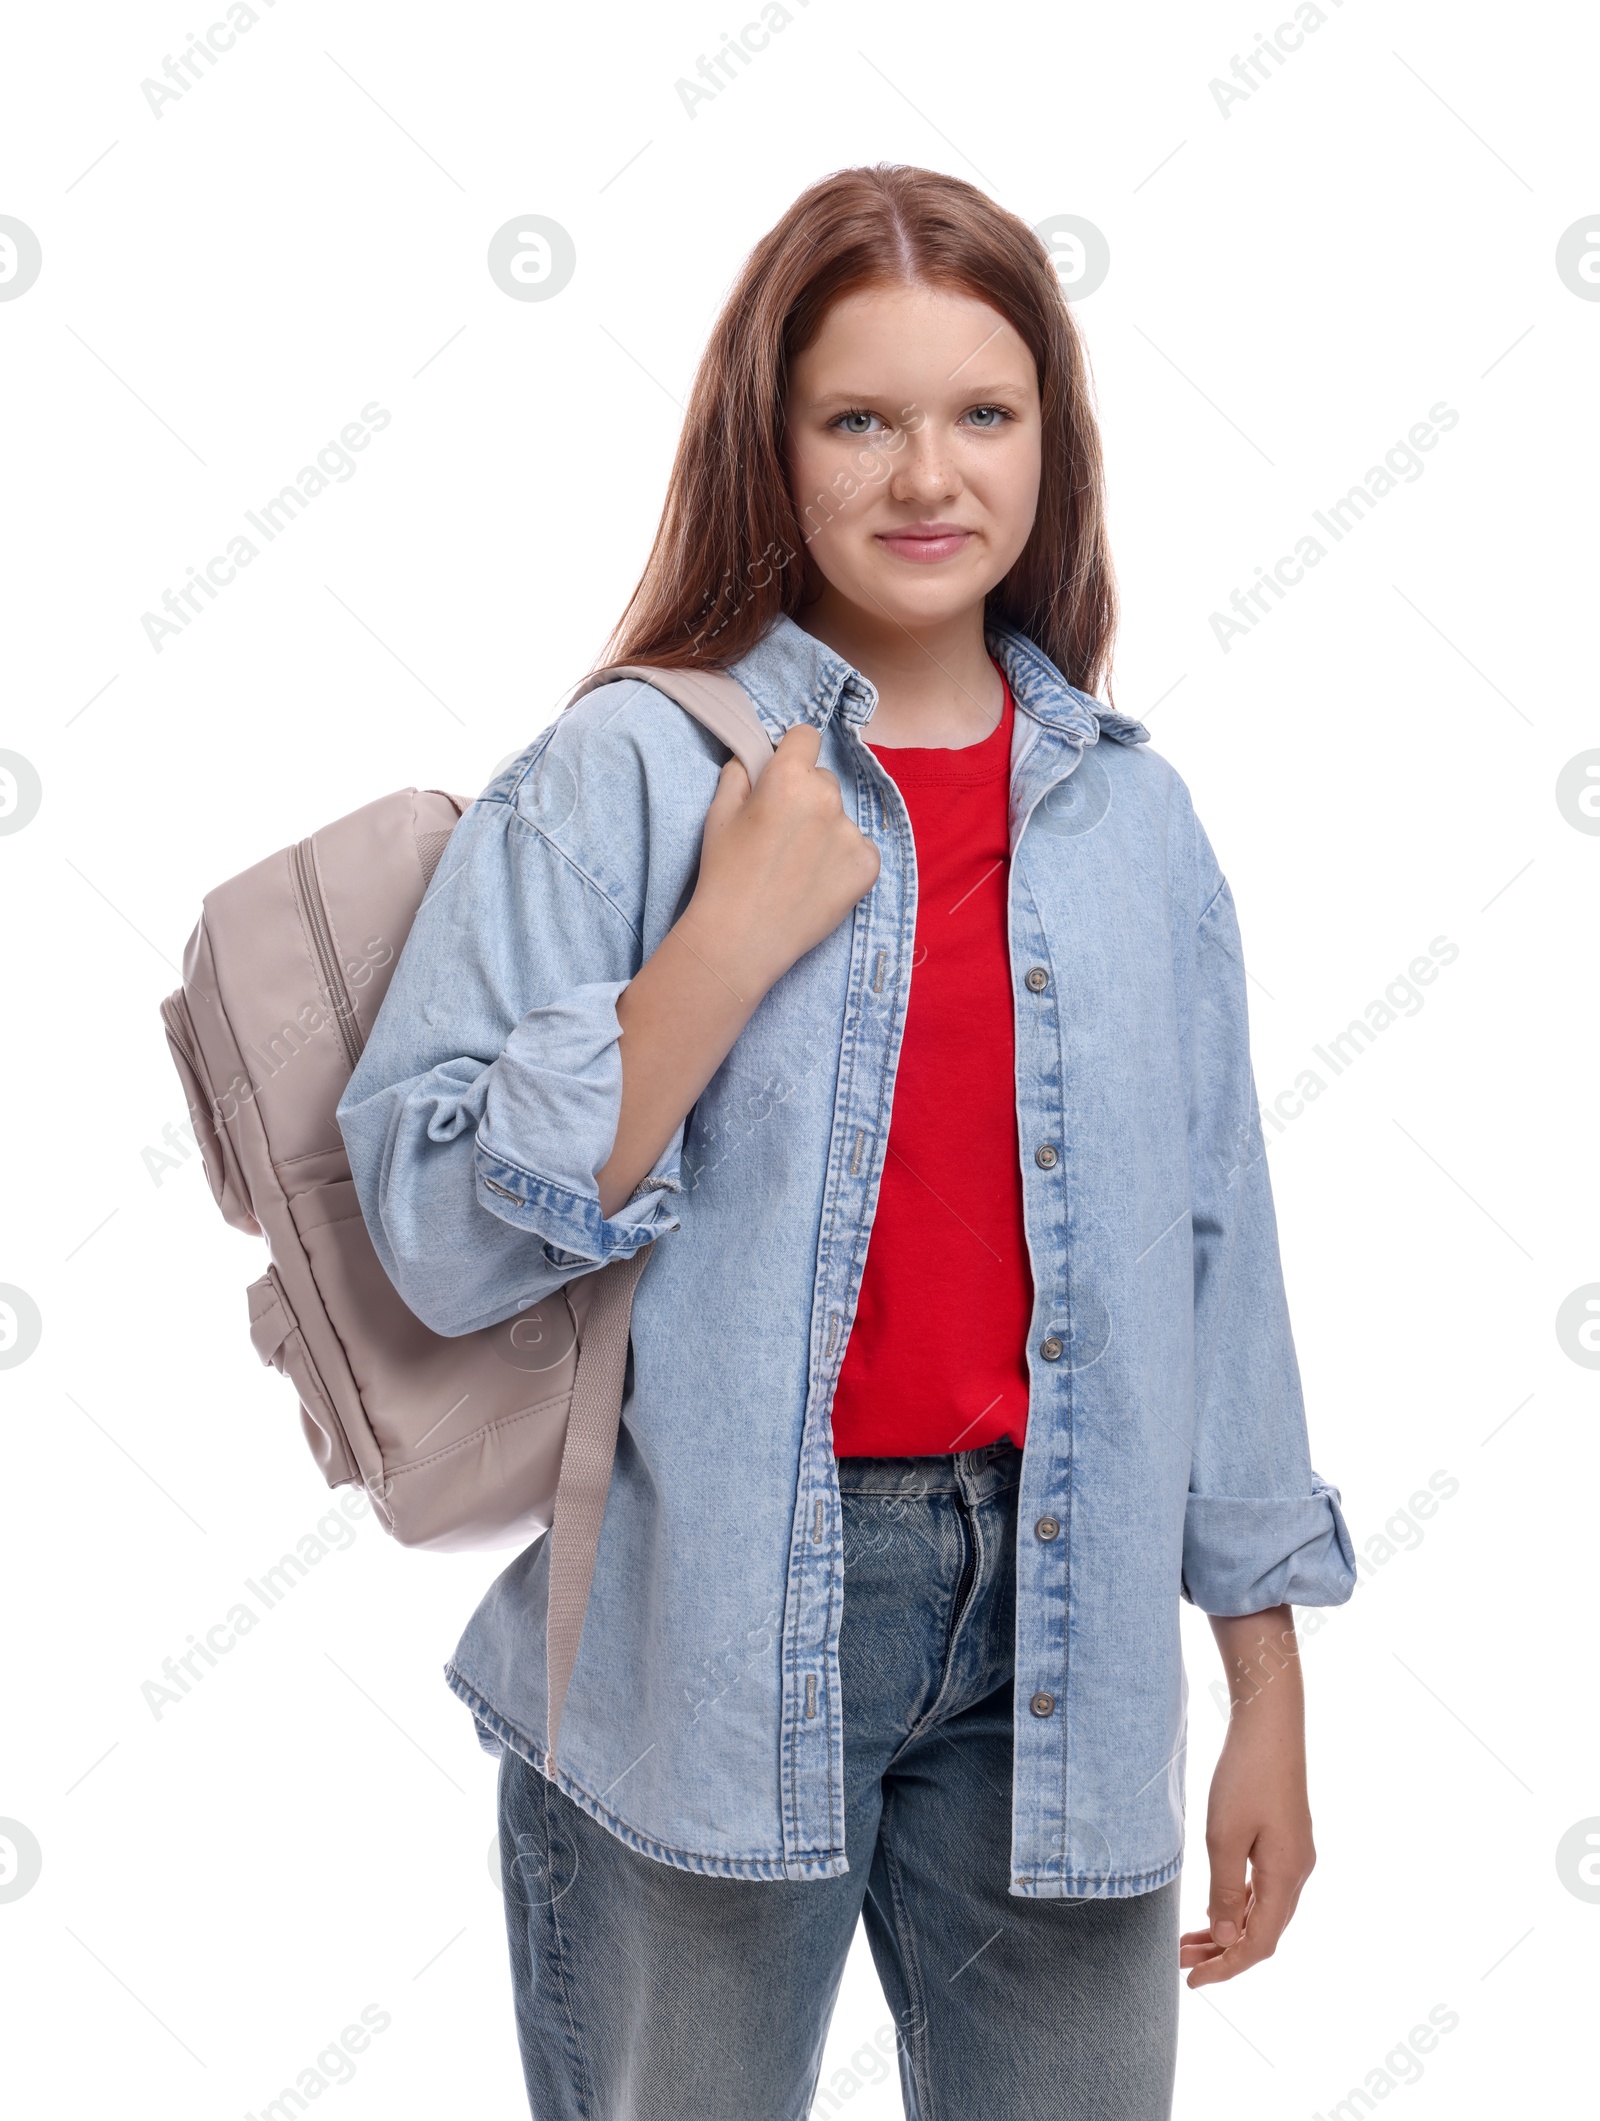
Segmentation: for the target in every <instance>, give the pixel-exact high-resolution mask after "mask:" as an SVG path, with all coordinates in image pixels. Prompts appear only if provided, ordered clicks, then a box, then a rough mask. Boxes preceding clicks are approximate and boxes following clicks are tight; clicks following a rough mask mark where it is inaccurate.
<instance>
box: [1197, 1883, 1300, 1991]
mask: <svg viewBox="0 0 1600 2121" xmlns="http://www.w3.org/2000/svg"><path fill="white" fill-rule="evenodd" d="M1299 1898H1300V1884H1299V1882H1298V1881H1295V1880H1293V1879H1292V1878H1290V1877H1288V1876H1285V1877H1284V1878H1282V1879H1280V1878H1279V1877H1278V1876H1277V1875H1276V1874H1275V1873H1271V1872H1269V1873H1268V1874H1267V1875H1266V1876H1263V1875H1262V1873H1261V1872H1260V1870H1253V1871H1252V1873H1251V1894H1250V1906H1249V1909H1248V1912H1247V1915H1246V1919H1245V1922H1244V1925H1243V1933H1242V1935H1240V1936H1239V1938H1238V1939H1237V1940H1236V1941H1235V1942H1234V1943H1233V1944H1230V1945H1229V1946H1228V1947H1227V1949H1226V1950H1225V1951H1222V1952H1220V1953H1218V1954H1217V1955H1216V1956H1215V1958H1212V1959H1208V1960H1201V1961H1197V1962H1196V1963H1195V1970H1194V1972H1193V1973H1191V1975H1190V1977H1189V1986H1190V1987H1191V1988H1200V1987H1203V1986H1205V1985H1206V1984H1207V1983H1208V1982H1212V1981H1231V1980H1232V1979H1233V1978H1234V1976H1235V1975H1236V1974H1242V1973H1243V1972H1244V1971H1245V1969H1246V1968H1247V1967H1252V1966H1259V1965H1260V1963H1261V1961H1262V1960H1263V1959H1270V1958H1271V1957H1272V1955H1273V1953H1274V1952H1275V1951H1276V1950H1277V1948H1278V1939H1279V1938H1280V1937H1281V1936H1282V1935H1283V1933H1284V1931H1285V1929H1287V1927H1288V1925H1289V1918H1290V1917H1291V1916H1292V1915H1293V1913H1294V1911H1295V1905H1296V1903H1297V1902H1298V1900H1299Z"/></svg>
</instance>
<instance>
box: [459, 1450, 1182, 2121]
mask: <svg viewBox="0 0 1600 2121" xmlns="http://www.w3.org/2000/svg"><path fill="white" fill-rule="evenodd" d="M1021 1463H1022V1454H1021V1453H1020V1451H1018V1450H1017V1449H1016V1448H1015V1446H1014V1445H1012V1444H1011V1443H1009V1442H1006V1441H1002V1442H1000V1443H996V1444H989V1445H986V1446H985V1447H984V1448H982V1449H981V1450H976V1451H963V1452H959V1453H957V1454H956V1455H954V1456H953V1457H944V1458H854V1459H852V1458H846V1459H841V1460H840V1462H839V1481H840V1487H841V1490H842V1494H843V1507H844V1522H845V1578H846V1586H847V1589H846V1597H845V1610H844V1621H843V1628H842V1634H841V1641H840V1668H841V1677H842V1683H843V1694H844V1710H845V1749H844V1752H845V1780H846V1788H845V1845H846V1853H847V1855H848V1857H849V1860H850V1865H851V1868H850V1870H849V1872H848V1873H847V1875H845V1876H844V1877H840V1878H825V1879H818V1880H810V1879H808V1880H804V1881H784V1880H778V1881H768V1880H750V1879H741V1878H717V1877H710V1876H706V1875H703V1874H700V1873H697V1872H692V1871H685V1870H680V1869H677V1868H675V1867H672V1866H669V1865H667V1864H664V1863H660V1862H658V1861H656V1860H655V1859H654V1858H653V1857H649V1856H644V1855H640V1854H638V1853H637V1852H636V1851H635V1850H633V1849H631V1848H629V1847H628V1846H627V1845H626V1844H625V1843H624V1842H622V1841H620V1840H618V1839H617V1838H616V1837H615V1836H614V1835H613V1834H611V1833H609V1832H608V1831H607V1830H606V1828H604V1827H602V1826H601V1825H599V1824H598V1823H597V1822H596V1821H595V1820H593V1819H591V1818H590V1817H589V1815H588V1814H587V1813H586V1812H584V1811H583V1810H581V1809H580V1807H579V1806H577V1805H576V1804H574V1803H573V1802H572V1801H571V1799H570V1798H568V1797H566V1796H565V1795H564V1794H563V1793H562V1792H561V1791H559V1790H557V1789H555V1788H554V1787H553V1786H552V1785H551V1784H550V1783H548V1782H547V1781H546V1780H545V1779H544V1777H543V1776H542V1775H540V1774H539V1772H538V1771H537V1770H536V1769H535V1768H532V1767H530V1766H529V1765H528V1763H527V1762H526V1761H524V1760H523V1759H521V1758H520V1757H519V1756H518V1755H517V1754H515V1753H513V1752H511V1751H510V1750H509V1749H508V1750H507V1751H506V1753H505V1754H504V1755H503V1757H502V1760H501V1766H500V1848H501V1866H502V1877H503V1880H504V1887H505V1906H506V1920H507V1927H508V1930H509V1933H510V1941H511V1964H512V1973H513V1985H514V1989H515V1996H516V2011H517V2031H518V2037H519V2039H520V2042H521V2047H522V2060H523V2069H524V2072H525V2074H526V2077H527V2085H528V2098H529V2104H530V2107H531V2109H532V2112H533V2115H534V2117H535V2121H805V2117H806V2116H807V2115H810V2114H811V2113H812V2112H813V2109H814V2110H815V2112H816V2113H817V2114H820V2115H824V2116H831V2115H833V2114H835V2113H838V2112H842V2111H843V2105H842V2102H841V2101H840V2099H838V2098H837V2097H836V2096H835V2094H834V2093H833V2092H832V2091H830V2089H829V2087H828V2086H827V2085H826V2084H821V2085H819V2083H818V2073H819V2071H820V2068H821V2064H822V2053H823V2042H824V2040H825V2037H826V2034H827V2029H828V2022H829V2019H830V2018H831V2016H832V2013H833V2007H834V2003H835V2000H836V1998H837V1995H838V1991H839V1982H840V1978H841V1975H842V1973H843V1971H844V1964H845V1958H846V1954H847V1953H848V1951H849V1948H850V1942H851V1938H852V1937H853V1935H854V1933H855V1927H856V1920H857V1917H858V1916H860V1917H864V1918H865V1921H866V1926H867V1936H868V1940H869V1942H870V1944H871V1948H872V1955H873V1959H874V1961H875V1962H876V1964H877V1969H878V1976H879V1979H880V1980H881V1981H882V1983H883V1989H884V1994H885V1996H886V1997H887V1999H888V2003H889V2007H890V2009H891V2011H892V2012H893V2015H894V2021H895V2030H894V2033H893V2035H892V2037H891V2038H890V2039H887V2040H886V2041H885V2042H884V2045H885V2046H886V2047H892V2050H893V2051H894V2052H897V2053H898V2056H899V2068H900V2081H901V2087H902V2091H903V2095H904V2100H905V2109H906V2113H907V2115H908V2116H909V2117H911V2121H950V2117H961V2121H968V2117H971V2116H988V2117H996V2121H1046V2117H1048V2121H1166V2117H1167V2116H1168V2115H1170V2113H1171V2107H1172V2081H1173V2069H1174V2062H1175V2057H1176V2046H1177V2017H1178V1883H1177V1880H1175V1879H1174V1880H1173V1881H1172V1882H1171V1883H1170V1884H1168V1885H1165V1886H1162V1887H1160V1888H1158V1889H1157V1890H1156V1891H1154V1892H1150V1893H1143V1894H1138V1895H1134V1896H1130V1897H1122V1898H1115V1899H1112V1898H1104V1899H1091V1900H1046V1899H1027V1898H1022V1897H1020V1896H1014V1895H1012V1894H1010V1893H1008V1892H1007V1889H1006V1888H1007V1884H1008V1882H1009V1854H1010V1836H1011V1761H1012V1642H1013V1635H1014V1630H1015V1619H1016V1587H1015V1574H1016V1568H1015V1542H1016V1531H1017V1524H1016V1512H1017V1492H1018V1479H1019V1474H1020V1469H1021ZM736 1709H737V1688H736V1687H735V1688H734V1689H733V1690H732V1692H730V1694H729V1695H728V1696H726V1697H725V1698H724V1700H723V1702H722V1703H721V1705H720V1708H719V1711H718V1712H719V1713H729V1712H733V1711H736ZM842 2088H843V2087H841V2089H842Z"/></svg>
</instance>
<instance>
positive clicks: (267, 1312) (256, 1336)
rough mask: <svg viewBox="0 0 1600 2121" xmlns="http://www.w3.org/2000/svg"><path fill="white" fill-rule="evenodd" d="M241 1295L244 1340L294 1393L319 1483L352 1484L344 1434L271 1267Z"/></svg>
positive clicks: (355, 1478)
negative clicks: (246, 1309)
mask: <svg viewBox="0 0 1600 2121" xmlns="http://www.w3.org/2000/svg"><path fill="white" fill-rule="evenodd" d="M245 1295H246V1296H247V1298H248V1299H249V1303H250V1338H251V1340H252V1341H253V1342H254V1344H255V1351H256V1353H257V1354H258V1355H259V1356H260V1357H261V1360H262V1361H263V1362H264V1363H271V1365H272V1366H273V1368H274V1369H275V1370H279V1371H281V1372H282V1374H283V1375H284V1376H285V1377H287V1378H288V1380H289V1382H290V1383H291V1384H292V1385H293V1386H294V1388H295V1390H296V1391H297V1392H298V1393H299V1395H300V1426H301V1428H302V1429H304V1430H305V1434H306V1442H307V1443H308V1444H310V1446H311V1455H312V1457H313V1458H315V1460H316V1461H317V1464H318V1465H319V1466H320V1467H321V1468H322V1477H323V1479H324V1480H325V1481H326V1482H327V1483H328V1485H329V1487H330V1488H337V1487H343V1486H345V1485H346V1484H347V1483H349V1482H351V1481H358V1480H359V1479H360V1477H361V1475H360V1473H359V1471H358V1470H357V1467H356V1462H355V1460H354V1458H353V1457H352V1456H351V1453H350V1446H349V1445H348V1444H347V1443H346V1441H345V1435H344V1430H343V1429H342V1428H341V1427H340V1425H339V1417H338V1415H337V1414H335V1413H334V1411H333V1402H332V1401H331V1400H330V1398H329V1397H328V1394H327V1392H326V1390H325V1389H324V1387H323V1383H322V1379H321V1377H320V1376H319V1375H318V1373H317V1366H316V1364H315V1363H314V1362H313V1361H312V1359H311V1351H310V1349H309V1348H308V1347H307V1346H306V1344H305V1339H304V1336H303V1335H302V1333H301V1331H300V1328H299V1326H298V1324H297V1323H296V1321H295V1315H294V1313H293V1311H292V1310H291V1309H290V1308H289V1299H288V1297H287V1296H286V1295H285V1294H284V1289H283V1283H282V1282H281V1281H280V1280H279V1279H278V1270H277V1268H276V1267H268V1269H267V1271H266V1273H265V1274H263V1275H262V1277H261V1279H260V1280H259V1281H253V1282H252V1283H251V1284H250V1286H249V1288H248V1289H247V1290H246V1291H245Z"/></svg>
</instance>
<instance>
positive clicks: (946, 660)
mask: <svg viewBox="0 0 1600 2121" xmlns="http://www.w3.org/2000/svg"><path fill="white" fill-rule="evenodd" d="M795 623H796V625H798V626H800V627H803V628H804V630H805V631H806V632H807V633H809V634H810V635H811V636H812V637H813V639H815V640H819V641H821V642H822V644H823V645H824V647H827V648H831V649H832V650H833V651H834V653H835V655H841V656H843V657H844V659H845V661H846V662H847V663H849V664H851V665H852V666H853V667H854V668H855V669H857V670H859V671H860V672H861V675H862V676H863V677H864V678H866V679H868V680H869V681H870V682H871V684H872V686H873V688H874V690H875V691H876V692H877V695H878V704H877V707H876V709H875V710H874V712H873V716H872V719H871V721H870V722H869V723H868V724H867V725H866V732H865V733H866V737H867V741H868V742H869V743H872V744H881V745H884V746H886V747H889V746H903V745H913V744H914V745H919V746H927V747H929V748H931V749H952V750H953V749H959V748H963V747H965V746H966V745H968V744H979V743H981V742H982V741H983V739H984V738H985V737H986V736H987V735H988V734H989V732H990V731H991V730H992V729H993V728H994V727H995V725H996V724H997V723H998V721H999V720H1000V714H1001V710H1002V708H1003V707H1004V704H1005V692H1004V688H1003V686H1002V683H1001V679H1000V674H999V672H998V671H997V670H996V669H995V667H994V664H993V663H992V662H991V661H990V660H989V651H988V649H987V647H986V646H985V645H984V639H983V606H982V605H981V604H975V605H973V606H971V607H970V609H968V610H966V611H962V612H958V613H957V614H956V615H955V616H954V617H952V618H948V619H941V620H939V621H937V622H936V623H934V624H932V625H928V626H922V627H918V628H915V629H912V628H909V627H905V626H901V625H898V624H894V623H886V622H885V621H883V620H882V619H879V618H877V617H876V616H874V615H873V614H871V613H868V612H865V611H862V610H861V609H860V608H859V606H857V605H854V604H849V603H846V602H845V600H844V599H843V598H842V597H841V596H839V595H838V594H837V593H836V592H835V591H834V590H833V589H832V588H831V587H827V586H825V587H824V589H823V591H822V594H821V596H819V597H818V598H817V599H816V601H815V602H814V603H812V604H806V605H802V606H801V608H800V610H799V611H797V612H796V613H795Z"/></svg>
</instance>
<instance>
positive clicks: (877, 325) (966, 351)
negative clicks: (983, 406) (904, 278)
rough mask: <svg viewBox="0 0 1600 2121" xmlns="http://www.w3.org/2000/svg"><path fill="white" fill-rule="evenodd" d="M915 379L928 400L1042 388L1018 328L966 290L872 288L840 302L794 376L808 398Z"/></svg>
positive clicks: (797, 364)
mask: <svg viewBox="0 0 1600 2121" xmlns="http://www.w3.org/2000/svg"><path fill="white" fill-rule="evenodd" d="M913 379H914V382H915V387H916V388H917V390H919V391H920V392H921V393H922V394H923V395H924V396H926V395H927V394H928V393H929V392H930V390H931V389H933V388H934V387H936V386H947V387H948V388H949V389H950V390H953V391H955V392H957V393H958V394H959V393H960V392H962V391H964V390H971V389H973V388H975V387H982V388H985V389H987V388H988V387H990V386H991V385H993V386H995V387H997V388H998V387H999V386H1001V385H1009V386H1011V388H1012V389H1021V390H1023V391H1025V392H1026V391H1028V390H1030V389H1032V388H1033V387H1034V386H1035V384H1036V377H1035V374H1034V362H1033V356H1032V354H1031V353H1030V352H1029V350H1028V346H1027V342H1026V341H1025V340H1024V339H1023V337H1022V336H1021V334H1020V333H1019V332H1018V331H1017V329H1016V327H1015V326H1014V325H1013V324H1012V323H1011V322H1010V321H1009V319H1008V318H1006V316H1005V315H1004V314H1003V313H1002V312H1001V311H1000V310H998V309H996V308H995V307H994V306H993V304H992V303H990V302H987V301H985V300H984V299H983V297H982V296H980V295H975V294H972V293H970V292H969V291H968V290H967V289H965V288H959V287H928V286H911V287H908V286H904V285H895V286H888V287H865V288H858V289H856V290H855V291H854V292H853V293H851V294H848V295H843V296H841V297H840V299H839V300H838V301H837V302H835V303H834V304H833V305H832V307H831V308H830V309H829V311H828V313H827V315H826V316H825V317H824V318H823V321H822V326H821V329H820V330H819V331H818V333H817V336H816V337H815V338H814V339H813V340H812V342H811V344H810V345H809V346H808V347H807V348H806V350H805V351H804V353H802V354H800V355H799V356H797V358H796V360H795V362H794V365H793V371H792V380H793V383H794V386H795V387H796V388H797V389H798V390H800V391H802V392H803V393H805V394H807V395H814V394H817V393H819V392H821V391H825V390H827V389H830V388H832V387H834V386H835V385H838V386H840V387H843V388H846V389H849V388H851V387H860V388H861V389H863V390H865V389H867V388H869V387H870V388H873V389H880V388H890V387H894V386H896V385H897V383H899V382H902V381H904V382H906V383H907V384H908V385H909V384H910V383H911V382H912V381H913Z"/></svg>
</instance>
